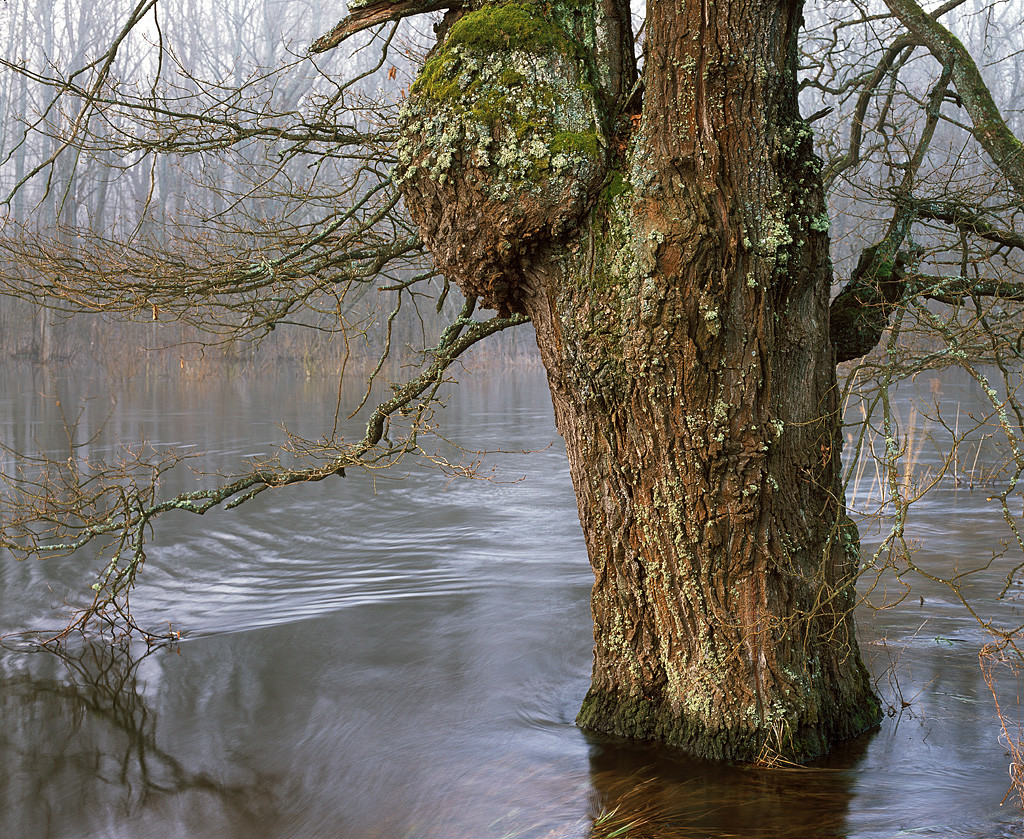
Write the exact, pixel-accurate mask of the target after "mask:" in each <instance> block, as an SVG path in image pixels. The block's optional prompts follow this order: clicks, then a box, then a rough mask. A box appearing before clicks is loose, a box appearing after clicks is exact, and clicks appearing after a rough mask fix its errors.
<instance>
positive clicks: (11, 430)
mask: <svg viewBox="0 0 1024 839" xmlns="http://www.w3.org/2000/svg"><path fill="white" fill-rule="evenodd" d="M0 375H2V377H3V387H2V389H0V433H2V438H3V441H4V442H5V443H6V444H8V445H10V446H13V447H16V448H17V447H20V448H28V447H31V446H32V445H33V444H42V445H44V446H47V447H50V448H51V449H52V450H54V451H59V450H60V445H61V440H62V435H65V432H64V430H63V427H64V422H63V420H64V419H66V418H68V417H71V418H72V419H73V418H74V417H78V420H77V422H78V428H77V431H76V433H77V434H78V435H79V437H78V439H79V440H86V439H89V438H90V436H91V435H92V434H93V433H94V432H96V430H97V429H99V428H100V427H101V426H103V430H102V431H100V432H99V434H98V436H97V437H96V439H95V440H93V441H92V442H91V443H90V446H92V447H93V448H94V450H95V451H96V452H101V451H102V450H104V449H110V448H112V447H113V446H114V445H116V442H117V440H119V439H120V440H125V441H127V440H131V439H137V438H138V435H139V434H140V431H141V432H142V433H144V434H145V435H146V436H147V437H148V439H149V440H150V441H152V442H153V443H154V445H172V444H173V445H183V446H193V447H194V449H195V450H196V451H203V452H205V454H204V456H203V458H202V459H201V460H199V461H197V463H201V464H202V465H203V467H204V468H207V469H213V468H230V466H231V464H233V463H234V464H237V463H238V462H239V461H240V460H241V459H242V458H244V457H248V456H256V455H260V454H265V453H267V452H268V451H269V445H268V441H271V440H280V439H281V436H282V434H281V431H280V430H279V429H278V427H277V426H276V425H275V423H279V422H284V423H286V424H287V425H288V427H289V428H291V429H292V430H294V431H296V432H299V433H304V434H308V435H310V436H313V437H316V436H318V435H319V434H320V433H322V432H323V430H324V429H325V428H327V429H329V427H330V425H331V423H332V422H333V417H334V410H335V397H336V392H335V386H334V385H332V384H331V383H330V382H326V383H324V384H322V385H321V384H318V383H311V382H307V381H304V380H301V379H295V380H290V379H286V378H281V379H278V380H275V381H272V382H270V381H268V382H250V381H238V382H216V383H209V382H199V383H192V384H190V385H187V386H186V385H184V384H172V383H167V382H155V383H152V384H149V385H146V384H144V383H136V385H135V386H134V387H133V388H132V389H130V390H129V391H128V392H127V393H124V394H122V395H120V396H119V397H118V398H117V399H116V400H112V399H110V398H109V397H106V398H98V399H93V400H89V401H84V402H83V401H82V398H83V397H84V396H85V393H84V386H83V385H82V384H81V382H80V381H79V380H77V379H74V378H60V377H58V378H56V379H54V380H50V379H48V378H46V377H44V376H43V375H42V374H41V372H39V371H35V372H34V373H33V371H23V370H22V371H18V370H15V371H7V372H6V373H3V374H0ZM104 423H105V425H104ZM443 423H444V432H445V434H446V435H447V436H449V437H450V438H451V439H452V440H453V441H454V442H455V443H457V444H458V445H460V446H463V447H465V448H466V449H468V450H470V451H476V450H482V449H490V450H495V449H501V450H502V452H500V453H496V454H492V455H491V456H489V457H488V459H487V461H486V462H487V464H489V465H492V466H494V467H496V469H497V471H496V473H495V474H494V475H493V476H492V478H493V480H475V481H469V480H450V479H449V478H447V477H445V476H444V475H442V474H440V473H439V472H438V471H437V470H435V469H430V468H427V467H424V466H422V465H419V464H415V463H412V462H409V464H408V465H407V467H406V468H405V471H403V472H401V473H400V474H399V473H397V472H394V473H389V474H387V475H378V476H377V477H376V478H373V477H371V476H368V475H360V474H356V473H352V474H350V475H349V476H348V477H346V478H345V479H337V480H335V479H329V480H325V481H322V482H320V483H317V484H313V485H308V486H302V487H296V488H291V489H287V490H283V491H275V492H268V493H264V494H263V495H262V496H260V497H258V498H257V499H256V500H254V501H252V502H251V503H248V504H245V505H244V506H242V507H241V508H239V509H237V510H234V511H230V512H223V511H214V512H211V513H209V514H207V515H206V516H204V517H196V516H190V515H187V514H180V515H176V516H172V515H169V516H167V517H165V519H164V521H162V522H161V523H159V525H158V526H157V528H156V531H155V533H154V537H153V543H152V549H151V551H150V554H149V558H148V560H147V564H146V568H145V571H144V573H143V575H142V579H141V582H140V585H139V587H138V589H137V591H136V593H135V596H134V601H133V606H134V612H135V616H136V618H137V620H138V621H139V622H140V623H141V624H142V625H144V626H148V627H160V626H170V627H171V628H173V629H175V630H179V631H180V632H181V633H182V641H181V643H180V644H179V645H177V646H176V647H175V648H171V649H157V650H154V651H148V650H147V649H146V648H145V647H144V646H140V645H135V646H127V647H125V646H121V647H117V646H110V645H84V644H79V645H74V646H72V647H69V649H68V650H67V652H66V654H65V655H64V656H63V657H62V656H57V655H54V654H52V653H45V652H32V651H26V650H22V649H14V650H6V651H0V707H2V711H3V717H2V724H0V836H4V837H19V839H36V837H39V839H42V837H76V838H77V837H119V838H120V837H125V838H126V839H143V838H144V837H159V839H174V838H175V837H189V838H191V837H196V839H200V838H202V839H205V837H218V838H220V837H297V838H305V837H308V838H309V839H313V838H314V837H339V839H370V837H380V839H405V838H406V837H408V839H418V838H419V837H423V839H432V838H433V837H445V839H460V838H461V837H466V839H487V838H489V837H494V839H505V837H537V839H540V837H589V839H598V837H616V836H618V837H625V836H630V837H649V838H650V839H669V838H670V837H782V836H801V837H844V838H846V839H853V837H858V838H861V837H863V838H864V839H866V837H886V838H887V839H888V838H889V837H895V836H904V835H905V836H937V837H1001V836H1006V837H1009V836H1024V830H1022V828H1021V819H1020V814H1019V812H1018V811H1017V810H1016V809H1015V808H1014V806H1013V804H1012V802H1010V801H1009V800H1008V801H1007V803H1006V804H1004V805H1002V806H1001V805H1000V802H1001V800H1002V799H1003V797H1004V795H1005V793H1006V791H1007V788H1008V785H1009V776H1008V774H1007V771H1008V770H1007V767H1008V764H1009V757H1008V755H1007V753H1006V749H1005V746H1004V745H1003V744H1001V743H1000V740H999V736H1000V727H999V721H998V717H997V715H996V713H995V708H994V706H993V701H992V695H991V692H990V691H989V689H988V687H987V686H986V684H985V682H984V680H983V678H982V673H981V670H980V668H979V664H978V652H979V650H980V648H981V646H982V645H983V644H984V643H985V642H986V638H985V636H984V634H983V633H982V632H981V630H980V629H979V628H978V627H977V624H976V623H975V622H974V621H973V620H972V619H971V618H970V616H969V615H967V614H966V612H965V611H964V610H963V609H962V607H960V606H958V605H957V604H955V603H954V602H953V598H952V596H951V594H950V593H949V592H948V590H945V589H943V588H942V587H940V586H935V587H932V588H928V587H921V588H917V587H915V590H914V593H913V596H912V597H909V598H907V599H906V600H905V601H904V602H903V603H902V604H900V606H898V607H896V608H893V609H891V610H887V611H883V612H879V613H877V614H874V615H871V614H868V613H865V614H864V616H863V617H862V619H861V633H862V636H863V642H864V650H865V654H866V655H867V656H868V657H869V658H870V659H871V666H872V669H873V672H874V673H875V674H876V676H877V677H878V686H879V690H880V691H881V693H882V694H883V696H884V698H885V701H886V702H887V704H888V706H889V707H890V708H891V709H892V712H891V715H890V716H887V717H886V719H885V720H884V722H883V723H882V725H881V727H880V729H879V730H877V731H876V732H874V733H872V734H871V735H868V736H865V737H862V738H860V739H859V740H857V741H854V742H852V743H849V744H845V745H844V746H843V747H842V748H840V749H838V750H837V751H836V752H835V753H834V754H832V755H830V756H829V757H828V758H827V759H826V760H823V761H821V762H820V763H819V764H818V765H815V766H812V767H807V768H792V769H775V770H769V769H752V768H740V767H729V766H724V765H718V764H712V763H705V762H700V761H694V760H691V759H688V758H686V757H685V756H682V755H679V754H676V753H673V752H671V751H666V750H663V749H657V748H653V747H643V746H628V745H624V744H621V743H615V742H608V741H604V740H600V739H595V738H590V737H588V736H586V735H585V734H584V733H582V732H581V731H580V730H579V729H577V728H576V727H575V725H574V724H573V718H574V716H575V714H576V711H577V710H578V708H579V705H580V703H581V701H582V698H583V695H584V693H585V692H586V688H587V685H588V682H589V674H590V663H591V642H592V639H591V626H590V617H589V605H588V597H589V591H590V585H591V573H590V569H589V566H588V564H587V558H586V552H585V549H584V545H583V538H582V534H581V531H580V527H579V523H578V519H577V515H576V507H575V500H574V497H573V493H572V488H571V485H570V482H569V476H568V468H567V465H566V462H565V452H564V448H563V447H562V444H561V441H560V440H559V439H558V437H557V435H556V433H555V430H554V422H553V419H552V415H551V408H550V402H549V399H548V396H547V392H546V388H545V384H544V380H543V374H542V372H540V371H539V370H532V369H526V370H511V371H510V370H501V371H497V370H496V371H493V372H490V373H479V374H475V375H473V376H468V377H466V381H465V382H464V384H463V386H462V387H461V388H460V389H459V390H458V391H457V392H456V393H455V394H454V395H453V396H452V398H451V399H450V400H449V403H448V407H447V408H446V409H445V410H444V412H443ZM65 436H66V435H65ZM527 451H528V452H529V453H523V452H527ZM922 457H925V455H922ZM6 465H7V468H8V469H9V468H11V467H12V465H14V464H13V463H12V462H11V461H10V459H9V458H8V461H7V464H6ZM187 480H188V475H181V476H177V477H175V476H171V477H169V478H167V479H166V480H165V484H164V486H163V487H162V491H163V492H166V493H171V492H176V491H180V490H181V489H184V488H186V486H187ZM869 483H870V482H869V481H868V480H867V478H865V480H864V481H862V483H861V485H862V486H863V487H864V489H863V491H864V492H868V491H869V486H868V484H869ZM984 500H985V490H984V489H983V488H976V489H969V488H966V487H959V488H957V487H951V488H949V489H945V490H941V492H940V493H939V494H937V495H936V496H935V497H934V499H933V500H932V501H931V502H929V506H927V507H925V508H922V509H923V511H922V512H918V513H916V514H915V515H916V516H917V517H916V518H915V519H914V527H916V528H918V532H919V535H921V536H922V537H924V539H925V541H924V542H923V544H924V548H923V549H922V553H921V554H920V557H919V558H920V561H921V562H923V563H928V562H933V563H935V564H936V566H940V565H946V566H948V565H949V564H950V563H953V562H965V561H969V560H970V559H971V558H972V557H973V556H975V555H976V554H979V553H980V554H984V552H985V550H986V549H985V548H981V547H980V544H981V542H980V540H981V539H982V537H987V536H988V535H990V534H991V533H992V532H994V529H996V528H999V527H1001V526H1002V525H1001V523H1000V521H999V519H998V516H997V514H996V512H995V511H994V510H993V509H992V508H991V505H988V504H985V503H983V502H984ZM869 539H870V536H868V537H867V538H866V539H865V544H866V545H867V543H868V542H869ZM988 541H990V540H989V539H987V538H986V540H985V543H986V545H987V543H988ZM95 564H96V562H95V561H93V560H91V559H90V557H88V556H83V557H75V558H73V559H68V560H52V561H47V562H37V563H16V562H14V561H13V560H11V559H10V558H9V557H6V558H4V559H3V561H2V562H0V632H3V633H12V632H16V631H19V630H22V629H25V628H27V627H35V628H38V627H43V626H55V625H58V624H59V623H60V617H59V609H58V610H57V611H54V606H55V605H58V606H59V603H60V601H61V600H62V599H68V600H70V601H71V602H75V600H76V598H77V599H80V598H81V596H82V592H83V590H87V588H88V585H89V583H91V582H92V579H93V577H92V576H91V574H92V573H93V572H94V571H95V567H94V566H95ZM915 586H917V584H915ZM1005 608H1006V609H1007V610H1010V611H1012V610H1013V609H1015V608H1016V606H1015V605H1014V603H1013V602H1012V601H1011V602H1009V603H1008V604H1007V605H1006V607H1005ZM1011 677H1012V674H1009V673H1006V674H1002V675H1001V676H1000V678H1002V679H1004V681H1003V682H1001V683H1000V684H1001V685H1002V687H1003V688H1007V687H1010V688H1012V687H1013V685H1012V684H1011V683H1010V682H1007V681H1006V680H1007V679H1010V678H1011Z"/></svg>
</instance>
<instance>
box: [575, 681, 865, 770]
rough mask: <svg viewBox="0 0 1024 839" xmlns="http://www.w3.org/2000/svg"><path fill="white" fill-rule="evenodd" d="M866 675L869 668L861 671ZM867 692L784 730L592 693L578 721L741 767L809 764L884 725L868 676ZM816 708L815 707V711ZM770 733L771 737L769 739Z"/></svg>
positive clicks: (633, 698) (612, 694)
mask: <svg viewBox="0 0 1024 839" xmlns="http://www.w3.org/2000/svg"><path fill="white" fill-rule="evenodd" d="M860 669H861V670H863V668H860ZM860 675H861V676H863V687H862V688H861V690H859V691H856V692H854V693H853V694H852V695H850V696H848V697H845V696H844V697H843V698H844V699H845V700H846V701H845V702H843V703H841V704H831V705H818V706H817V709H818V713H817V719H814V720H810V719H808V720H806V721H804V722H802V723H801V724H799V725H798V726H797V727H796V730H795V731H793V730H791V728H788V730H784V729H783V728H782V727H777V728H774V729H773V728H771V727H768V728H767V729H766V726H765V725H764V721H763V720H760V719H752V721H751V724H750V725H749V726H747V727H744V726H735V725H731V724H727V723H726V721H725V720H724V718H722V717H719V718H717V723H718V725H715V721H714V720H711V721H709V720H701V719H699V718H698V717H696V716H692V717H691V716H689V715H688V714H687V712H686V710H685V708H683V709H675V708H673V707H672V703H671V702H669V701H667V700H665V699H661V700H653V699H649V698H647V697H644V696H641V695H638V694H631V695H625V696H623V695H620V694H619V693H617V692H615V691H608V690H602V689H599V688H595V687H591V688H590V690H589V691H587V695H586V698H585V699H584V700H583V707H582V708H581V709H580V712H579V715H578V716H577V717H576V724H577V725H579V726H580V727H581V728H584V729H587V730H588V731H593V732H596V733H599V734H608V735H612V736H615V737H623V738H626V739H629V740H648V741H654V742H659V743H664V744H666V745H668V746H672V747H675V748H679V749H681V750H683V751H685V752H688V753H690V754H694V755H699V756H700V757H705V758H711V759H714V760H729V761H737V762H741V763H774V762H776V761H779V760H783V761H791V762H794V763H805V762H807V761H809V760H813V759H814V758H816V757H819V756H821V755H823V754H825V753H827V752H828V751H830V750H831V748H832V747H833V746H834V745H835V744H836V743H840V742H842V741H843V740H849V739H851V738H853V737H856V736H857V735H859V734H863V733H864V732H865V731H868V730H869V729H871V728H873V727H874V726H876V725H878V723H879V722H880V721H881V719H882V710H881V705H880V703H879V701H878V697H877V696H876V695H875V693H874V691H872V690H871V688H870V683H869V681H868V674H867V671H866V670H863V672H862V673H861V674H860ZM812 707H813V705H812ZM766 730H767V731H768V732H770V733H768V734H767V736H766Z"/></svg>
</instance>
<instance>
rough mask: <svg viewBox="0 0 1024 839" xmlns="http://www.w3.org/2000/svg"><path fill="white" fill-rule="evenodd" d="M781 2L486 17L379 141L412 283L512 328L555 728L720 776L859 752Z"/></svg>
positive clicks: (852, 546)
mask: <svg viewBox="0 0 1024 839" xmlns="http://www.w3.org/2000/svg"><path fill="white" fill-rule="evenodd" d="M799 15H800V5H799V3H796V2H767V0H751V1H750V2H714V3H712V2H710V0H704V2H691V0H679V2H672V3H662V2H657V1H656V0H653V1H652V2H650V3H649V4H648V22H647V32H648V39H647V43H646V46H645V50H646V54H645V64H644V70H643V75H644V79H643V82H644V84H643V87H642V88H641V87H640V86H639V85H637V84H635V81H636V79H635V72H636V71H635V63H634V61H633V58H632V44H631V36H630V32H629V26H628V22H629V18H628V5H626V4H624V3H619V4H618V5H616V3H615V2H613V1H612V0H607V2H595V3H586V2H579V1H578V0H576V1H575V2H573V0H552V2H550V3H536V4H532V3H505V4H500V5H486V6H483V7H482V8H480V9H478V10H476V11H471V12H468V13H466V14H465V15H464V16H463V17H462V18H461V19H460V20H459V21H458V22H457V23H456V24H455V25H454V26H453V27H452V28H451V29H450V31H449V32H448V35H447V38H446V39H445V40H444V42H443V43H441V44H439V45H438V47H437V48H435V50H434V52H433V54H432V55H431V57H430V58H429V60H428V61H427V63H426V66H425V67H424V69H423V71H422V73H421V74H420V77H419V80H418V81H417V82H416V84H415V86H414V87H413V89H412V92H411V95H410V98H409V104H408V106H407V109H406V113H405V116H404V123H403V125H404V129H403V139H402V141H401V142H400V144H399V149H398V153H399V157H400V159H401V161H402V164H401V166H400V168H399V179H400V181H401V182H402V186H403V190H404V192H405V196H406V203H407V205H408V207H409V211H410V213H411V214H412V216H413V218H414V219H415V221H416V222H417V224H418V225H419V226H420V228H421V230H422V232H423V236H424V238H425V241H426V242H427V244H428V246H429V247H430V249H431V251H432V252H433V253H434V255H435V257H436V259H437V261H438V264H439V265H440V267H441V268H442V270H444V271H445V272H446V273H447V274H448V275H449V276H451V277H453V278H454V279H455V280H456V281H458V282H459V284H460V285H461V286H462V288H463V290H464V291H465V292H466V293H468V294H477V295H480V296H482V298H483V300H484V302H485V303H486V305H488V306H491V307H494V308H497V309H499V310H505V311H520V312H526V313H528V314H529V315H530V317H531V318H532V320H533V322H534V325H535V327H536V331H537V341H538V344H539V346H540V351H541V354H542V357H543V361H544V364H545V366H546V368H547V372H548V379H549V382H550V386H551V394H552V398H553V400H554V405H555V415H556V420H557V423H558V428H559V431H560V432H561V434H562V435H563V437H564V438H565V441H566V447H567V449H568V453H569V463H570V468H571V471H572V478H573V482H574V485H575V488H576V495H577V499H578V503H579V514H580V521H581V523H582V525H583V531H584V533H585V535H586V541H587V548H588V551H589V555H590V560H591V563H592V564H593V568H594V574H595V578H596V579H595V584H594V590H593V601H592V602H593V617H594V637H595V642H596V646H595V654H594V671H593V683H592V685H591V688H590V691H589V692H588V694H587V696H586V699H585V700H584V702H583V708H582V710H581V711H580V715H579V723H580V724H581V725H583V726H585V727H587V728H590V729H594V730H597V731H600V732H607V733H610V734H614V735H621V736H624V737H629V738H639V739H653V740H661V741H664V742H666V743H670V744H673V745H676V746H680V747H683V748H685V749H687V750H689V751H691V752H693V753H695V754H698V755H703V756H708V757H715V758H727V759H734V760H757V759H759V758H760V759H766V758H774V757H778V756H783V757H786V758H789V759H797V760H803V759H806V758H809V757H811V756H813V755H816V754H819V753H821V752H823V751H825V750H827V749H828V748H829V747H830V746H831V744H832V743H834V742H836V741H837V740H839V739H842V738H846V737H850V736H852V735H854V734H857V733H858V732H861V731H863V730H864V729H866V728H868V727H870V726H871V725H873V724H874V723H876V722H877V720H878V719H879V705H878V702H877V699H876V697H875V696H874V694H873V692H872V690H871V686H870V682H869V678H868V675H867V672H866V671H865V669H864V667H863V665H862V664H861V659H860V653H859V650H858V647H857V641H856V638H855V636H854V625H853V617H852V609H853V605H854V600H855V593H854V589H853V582H854V578H855V573H856V568H857V562H858V558H859V549H858V546H857V538H856V530H855V528H854V527H853V525H852V523H850V522H849V520H848V519H847V518H846V517H845V514H844V510H843V503H842V500H841V492H840V483H839V474H840V473H839V450H838V446H839V434H838V428H839V415H838V405H837V401H836V380H835V360H834V356H833V352H832V349H831V345H830V343H829V330H828V292H829V286H830V280H831V275H830V268H829V261H828V236H827V228H828V222H827V218H826V216H825V211H824V203H823V198H822V194H821V188H820V179H819V164H818V161H817V160H816V158H815V157H814V155H813V153H812V140H811V132H810V131H809V129H808V128H807V126H806V125H805V124H804V123H803V122H802V121H801V119H800V117H799V113H798V111H797V102H796V79H795V37H796V29H797V27H798V25H799Z"/></svg>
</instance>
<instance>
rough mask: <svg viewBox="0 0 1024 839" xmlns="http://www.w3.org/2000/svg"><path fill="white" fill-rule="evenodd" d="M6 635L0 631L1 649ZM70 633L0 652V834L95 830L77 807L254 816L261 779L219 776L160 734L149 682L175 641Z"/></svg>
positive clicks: (127, 815)
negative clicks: (0, 636) (60, 639)
mask: <svg viewBox="0 0 1024 839" xmlns="http://www.w3.org/2000/svg"><path fill="white" fill-rule="evenodd" d="M14 640H15V639H13V638H11V637H10V636H8V637H7V638H5V639H4V642H5V643H4V647H5V648H6V649H7V650H8V651H10V649H11V642H12V641H14ZM69 640H70V642H71V643H68V644H65V645H62V646H56V645H47V646H44V647H39V646H33V647H32V648H30V650H25V649H21V650H18V651H17V654H14V655H12V654H7V655H4V656H3V657H0V707H2V709H3V726H2V727H0V755H2V756H3V760H2V762H3V765H4V771H3V772H2V773H0V791H2V792H0V800H2V801H3V803H4V805H3V815H2V816H0V825H3V829H2V830H0V833H2V834H3V835H4V836H22V837H30V836H31V837H42V836H51V835H72V834H73V833H74V832H76V831H91V830H100V832H101V833H102V825H100V824H98V823H97V824H91V825H89V824H83V823H82V816H83V814H85V813H89V812H94V813H96V815H97V816H99V815H100V814H101V813H103V812H104V811H106V812H108V813H110V814H111V815H112V816H113V814H116V816H114V818H116V821H117V822H121V823H122V824H123V823H124V821H125V820H127V821H129V822H130V821H131V820H132V819H133V817H135V816H137V815H138V814H139V813H140V812H141V811H142V810H143V809H145V808H158V809H160V808H162V809H166V808H175V809H179V810H180V811H182V812H187V813H190V814H191V816H192V818H199V817H200V816H201V814H202V813H203V812H204V811H206V810H208V809H209V808H211V807H214V808H216V809H219V810H224V811H230V812H231V813H233V814H234V817H235V818H236V819H237V820H238V821H239V823H243V822H251V823H257V822H258V821H259V820H260V819H259V813H258V811H259V807H260V806H262V805H261V801H263V800H264V795H265V792H266V789H267V786H268V785H267V783H266V781H265V779H261V778H259V777H257V776H255V775H253V776H252V777H250V778H249V779H247V781H246V782H245V783H241V782H235V783H225V782H224V781H223V780H221V779H220V778H219V777H217V774H216V773H215V772H212V771H207V770H204V769H202V768H200V767H199V766H193V765H190V763H189V761H188V759H187V758H181V757H178V756H176V755H175V754H174V744H173V743H168V742H165V741H166V740H167V739H169V738H168V737H167V736H166V735H165V736H163V737H161V736H160V735H161V734H162V733H163V732H160V731H159V726H158V715H157V714H156V713H155V712H154V710H153V709H152V708H151V707H150V704H149V702H150V700H149V699H147V695H146V694H147V686H148V685H149V682H150V680H157V681H158V680H159V664H158V660H159V658H160V657H161V656H166V655H173V654H174V653H175V652H177V649H176V648H174V647H171V646H168V645H154V646H147V645H145V644H142V643H139V642H131V641H110V640H109V639H99V640H95V639H93V640H88V639H85V638H75V639H69ZM18 646H22V645H21V644H19V645H18ZM87 802H92V803H91V804H90V803H87ZM99 802H103V804H102V806H100V807H97V806H96V804H97V803H99ZM80 835H81V834H80Z"/></svg>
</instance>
